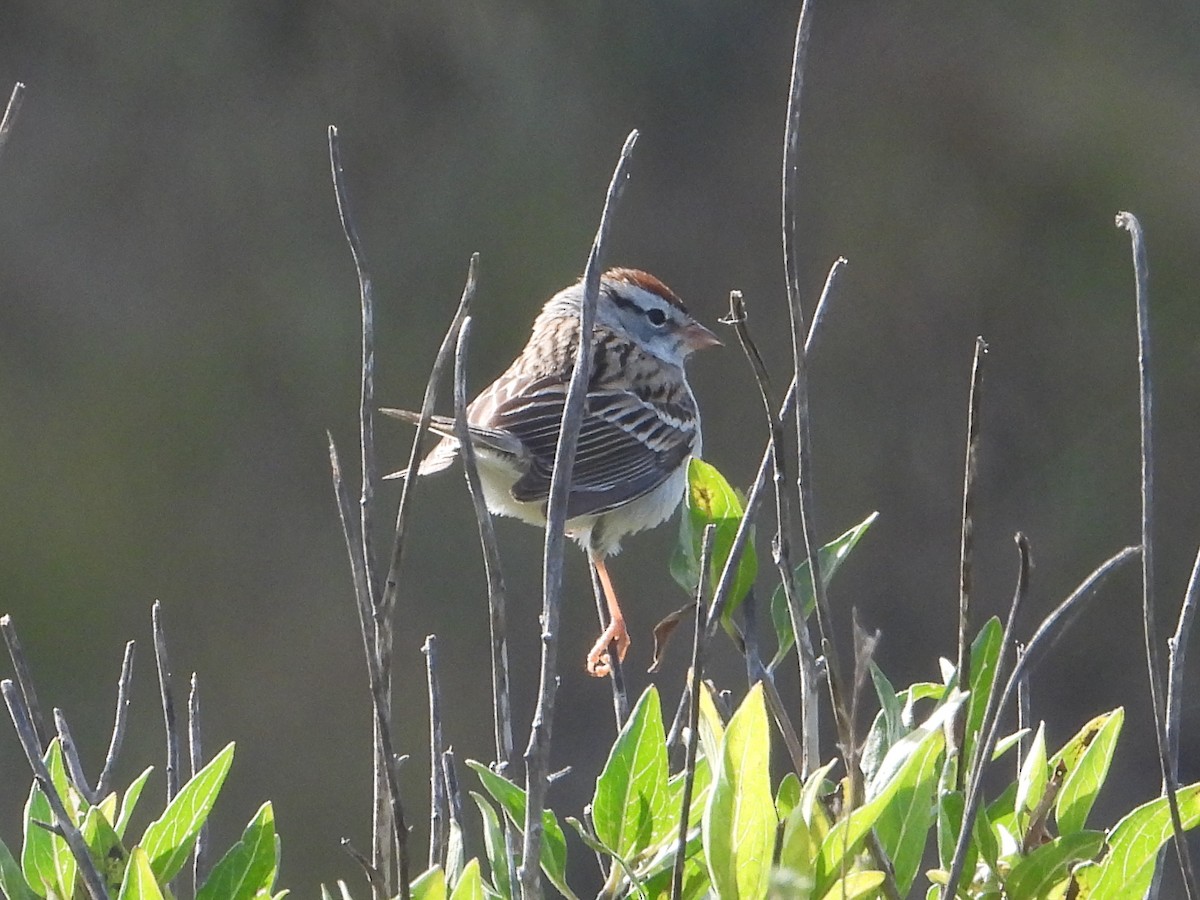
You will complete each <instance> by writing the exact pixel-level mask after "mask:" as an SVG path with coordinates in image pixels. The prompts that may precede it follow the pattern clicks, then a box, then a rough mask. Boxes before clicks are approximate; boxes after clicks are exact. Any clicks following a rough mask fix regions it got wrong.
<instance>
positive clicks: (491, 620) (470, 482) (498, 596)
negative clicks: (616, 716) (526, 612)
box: [454, 253, 513, 777]
mask: <svg viewBox="0 0 1200 900" xmlns="http://www.w3.org/2000/svg"><path fill="white" fill-rule="evenodd" d="M478 265H479V254H478V253H476V254H473V255H472V256H471V263H470V265H469V266H468V268H467V285H466V287H465V288H464V289H463V293H464V294H466V295H468V297H467V303H468V305H470V302H471V298H472V297H474V294H475V286H476V271H477V268H478ZM470 337H471V317H470V316H466V317H465V318H464V319H463V323H462V327H461V328H460V329H459V332H458V344H457V346H456V347H455V351H454V434H455V436H456V437H457V438H458V446H459V455H460V456H461V457H462V461H463V474H464V475H465V477H466V479H467V490H468V491H469V492H470V494H471V503H472V505H473V506H474V508H475V520H476V522H477V524H478V526H479V543H480V546H481V547H482V549H483V568H484V572H485V573H486V575H487V583H488V624H489V627H490V629H491V638H492V641H491V646H492V719H493V723H494V726H495V736H496V772H497V774H500V775H503V776H505V777H508V768H509V765H510V762H511V760H512V755H513V726H512V693H511V688H510V686H509V675H508V600H507V596H506V593H505V589H504V571H503V569H502V568H501V565H500V546H499V544H498V543H497V541H496V528H495V525H494V524H493V522H492V513H491V511H490V510H489V509H488V508H487V501H485V500H484V497H483V486H482V485H481V483H480V481H479V460H478V458H477V456H476V453H475V443H474V441H473V439H472V438H471V429H470V427H469V423H468V422H467V345H468V343H469V341H470Z"/></svg>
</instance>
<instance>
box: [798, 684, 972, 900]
mask: <svg viewBox="0 0 1200 900" xmlns="http://www.w3.org/2000/svg"><path fill="white" fill-rule="evenodd" d="M965 699H966V695H965V694H963V693H962V692H961V691H953V692H952V693H951V694H950V695H949V697H948V698H947V700H946V701H945V702H944V703H942V704H941V705H939V706H938V707H937V709H935V710H934V711H933V712H932V713H931V714H930V716H929V718H928V719H926V720H925V721H924V722H923V723H922V724H921V727H920V728H918V729H917V730H916V731H914V732H912V734H909V735H906V736H905V737H903V738H902V739H900V740H899V741H897V742H896V744H895V745H894V746H893V747H892V749H891V750H889V751H888V754H887V756H886V757H884V759H883V762H882V763H881V764H880V766H879V771H878V772H876V774H875V778H873V779H872V780H871V782H870V784H868V786H867V796H868V797H869V798H870V800H869V802H867V803H865V804H863V805H862V806H860V807H859V808H858V809H856V810H854V811H853V812H852V813H850V815H849V816H847V817H846V818H844V819H842V820H841V821H840V822H838V823H837V824H836V825H834V826H833V828H832V829H830V831H829V834H828V835H826V836H825V839H824V841H822V842H821V851H820V853H819V854H818V857H817V890H816V893H817V894H818V895H821V894H823V893H824V892H825V891H828V890H829V889H830V888H832V887H833V884H834V881H835V880H836V879H837V878H838V876H840V874H841V872H842V869H843V866H844V865H846V863H847V862H848V860H850V859H851V858H852V856H853V855H854V854H855V853H857V852H858V849H859V847H860V845H861V842H862V840H863V838H864V837H865V836H866V834H867V832H868V831H870V830H871V829H872V828H874V827H875V825H876V823H877V822H878V820H879V817H880V816H881V815H882V814H883V813H884V811H885V810H886V809H887V808H888V807H889V806H890V805H891V804H892V803H894V802H895V800H896V795H897V794H898V793H900V791H901V789H902V788H905V787H906V786H912V785H915V784H916V783H917V782H918V780H919V778H920V775H921V773H922V772H924V771H925V769H926V767H927V766H930V765H932V764H933V763H936V760H937V757H938V756H939V754H941V752H942V750H943V749H944V748H945V745H946V737H945V733H944V730H943V726H944V725H945V724H946V723H947V722H949V721H953V717H954V715H955V714H956V713H957V711H958V709H959V707H961V706H962V704H963V701H964V700H965Z"/></svg>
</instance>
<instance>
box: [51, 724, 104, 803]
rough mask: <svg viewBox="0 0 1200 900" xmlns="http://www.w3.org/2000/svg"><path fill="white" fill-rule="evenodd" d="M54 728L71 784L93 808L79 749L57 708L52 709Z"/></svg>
mask: <svg viewBox="0 0 1200 900" xmlns="http://www.w3.org/2000/svg"><path fill="white" fill-rule="evenodd" d="M54 727H55V728H57V729H58V745H59V747H61V748H62V754H63V759H64V760H65V761H66V764H67V773H68V774H69V775H70V776H71V783H72V784H74V785H75V789H76V790H77V791H79V794H80V796H82V797H83V799H84V800H86V801H87V803H88V806H95V805H96V803H97V802H98V801H97V799H96V795H95V794H94V793H93V792H92V788H91V786H90V785H89V784H88V780H87V775H86V774H85V773H84V771H83V763H82V762H81V761H80V759H79V749H78V748H77V747H76V746H75V738H73V737H71V728H70V726H68V725H67V717H66V715H65V714H64V713H63V711H62V710H61V709H59V708H58V707H55V708H54Z"/></svg>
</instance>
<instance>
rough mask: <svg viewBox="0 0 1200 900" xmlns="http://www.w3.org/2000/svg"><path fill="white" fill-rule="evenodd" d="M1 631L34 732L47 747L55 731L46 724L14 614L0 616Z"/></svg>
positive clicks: (43, 746) (44, 746)
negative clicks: (18, 634)
mask: <svg viewBox="0 0 1200 900" xmlns="http://www.w3.org/2000/svg"><path fill="white" fill-rule="evenodd" d="M0 633H3V634H4V643H5V645H7V647H8V655H9V658H10V659H12V664H13V674H14V675H15V676H16V679H17V685H18V686H19V687H20V688H21V696H22V697H24V698H25V708H26V709H27V710H29V719H30V721H31V722H32V723H33V729H34V733H36V734H37V737H38V741H39V742H40V743H41V745H42V748H43V749H45V748H46V747H47V746H49V744H50V740H51V739H52V738H53V737H54V733H53V732H52V731H50V729H49V728H48V727H47V726H46V720H45V719H44V718H43V717H42V707H41V704H39V703H38V698H37V690H36V689H35V688H34V686H33V672H32V671H30V668H29V657H27V656H26V655H25V648H24V647H22V646H21V639H20V638H19V637H17V627H16V626H15V625H14V624H13V620H12V616H9V615H4V616H0Z"/></svg>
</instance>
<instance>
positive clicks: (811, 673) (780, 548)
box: [701, 291, 821, 780]
mask: <svg viewBox="0 0 1200 900" xmlns="http://www.w3.org/2000/svg"><path fill="white" fill-rule="evenodd" d="M721 321H722V322H723V323H725V324H727V325H731V326H733V329H734V331H735V332H736V333H737V338H738V343H739V344H741V347H742V351H743V352H744V353H745V354H746V359H747V360H749V362H750V368H751V369H752V370H753V372H754V380H755V382H756V383H757V385H758V395H759V398H760V399H761V400H762V404H763V410H764V412H765V413H766V417H767V429H768V432H769V435H770V437H769V444H768V447H769V450H770V456H771V462H772V466H771V471H772V472H773V474H774V489H775V523H776V530H775V540H774V541H773V542H772V545H771V547H772V555H773V556H774V559H775V567H776V568H777V569H778V570H779V577H780V581H781V583H782V585H783V593H784V597H785V598H786V599H787V605H788V615H789V616H790V617H791V620H792V633H793V634H795V636H796V658H797V660H798V662H799V670H800V697H801V701H800V733H801V734H802V735H803V739H802V743H801V757H800V770H799V772H798V773H797V774H799V776H800V778H801V779H802V780H803V779H806V778H808V773H809V772H811V771H812V769H813V767H814V766H815V765H816V764H817V762H818V760H819V759H820V753H821V748H820V737H821V735H820V727H819V718H818V706H817V666H816V656H815V654H814V653H813V647H812V641H811V640H810V639H809V635H808V625H807V623H806V622H805V620H804V609H803V607H802V606H801V604H800V598H799V597H797V596H796V585H795V577H796V576H795V569H793V567H792V551H791V533H792V518H791V510H790V508H789V504H788V488H787V483H788V482H787V459H786V453H785V449H784V448H785V444H784V441H783V421H782V420H781V419H780V418H779V417H778V416H776V415H775V402H774V400H773V398H772V397H771V382H770V377H769V376H768V375H767V367H766V364H765V363H764V362H763V359H762V354H761V353H759V351H758V347H757V345H755V343H754V339H753V337H751V335H750V327H749V325H748V324H747V317H746V303H745V301H744V300H743V299H742V294H741V292H740V291H732V292H731V293H730V294H729V315H728V316H727V317H726V318H724V319H722V320H721ZM701 571H702V572H703V571H704V570H703V569H702V570H701Z"/></svg>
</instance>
